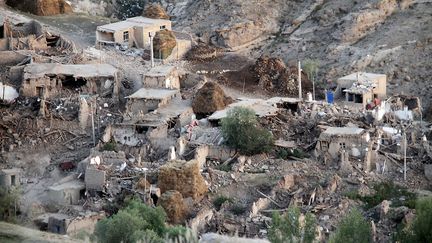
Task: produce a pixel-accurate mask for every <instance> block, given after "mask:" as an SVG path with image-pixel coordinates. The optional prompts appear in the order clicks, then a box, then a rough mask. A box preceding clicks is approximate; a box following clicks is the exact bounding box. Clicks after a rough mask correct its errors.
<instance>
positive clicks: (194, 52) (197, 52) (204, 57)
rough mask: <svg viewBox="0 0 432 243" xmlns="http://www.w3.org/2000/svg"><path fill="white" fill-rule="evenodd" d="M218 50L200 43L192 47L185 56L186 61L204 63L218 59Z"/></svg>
mask: <svg viewBox="0 0 432 243" xmlns="http://www.w3.org/2000/svg"><path fill="white" fill-rule="evenodd" d="M218 53H219V52H218V48H216V47H213V46H209V45H207V44H203V43H200V44H198V45H195V46H193V47H192V49H190V50H189V52H188V53H187V54H186V59H187V60H188V61H195V62H206V61H211V60H213V59H215V58H217V57H218Z"/></svg>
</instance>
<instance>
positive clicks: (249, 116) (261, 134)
mask: <svg viewBox="0 0 432 243" xmlns="http://www.w3.org/2000/svg"><path fill="white" fill-rule="evenodd" d="M222 134H223V137H224V139H225V141H226V144H227V145H228V146H230V147H232V148H235V149H237V150H239V151H240V152H241V153H243V154H246V155H252V154H258V153H263V152H269V151H270V150H271V148H272V147H273V142H274V141H273V136H272V134H271V133H270V132H269V131H267V130H265V129H263V128H261V127H260V126H259V124H258V121H257V119H256V116H255V112H254V111H252V110H251V109H248V108H243V107H234V109H232V110H230V111H229V112H228V115H227V117H225V118H223V119H222Z"/></svg>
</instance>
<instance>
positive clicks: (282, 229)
mask: <svg viewBox="0 0 432 243" xmlns="http://www.w3.org/2000/svg"><path fill="white" fill-rule="evenodd" d="M300 216H301V213H300V209H299V208H295V207H289V208H288V211H287V212H286V213H285V214H283V215H280V214H278V213H274V214H273V217H272V225H271V226H270V229H269V235H268V236H269V237H268V238H269V240H270V241H271V242H272V243H285V242H301V243H303V242H304V243H308V242H313V241H314V239H315V234H316V230H315V227H316V220H315V216H314V215H313V214H311V213H307V214H306V216H305V218H304V222H301V221H302V220H301V217H300Z"/></svg>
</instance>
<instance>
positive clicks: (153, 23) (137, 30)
mask: <svg viewBox="0 0 432 243" xmlns="http://www.w3.org/2000/svg"><path fill="white" fill-rule="evenodd" d="M160 30H171V21H169V20H166V19H150V18H145V17H141V16H138V17H133V18H129V19H126V20H124V21H120V22H116V23H111V24H106V25H102V26H98V27H97V28H96V45H99V44H109V45H115V44H117V45H122V46H123V45H126V46H127V47H136V48H144V49H149V48H150V37H149V33H151V32H153V33H154V32H158V31H160Z"/></svg>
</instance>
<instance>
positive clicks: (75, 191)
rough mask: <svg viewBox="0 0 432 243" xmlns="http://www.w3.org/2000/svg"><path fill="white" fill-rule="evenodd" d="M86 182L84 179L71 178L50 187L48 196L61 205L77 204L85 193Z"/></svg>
mask: <svg viewBox="0 0 432 243" xmlns="http://www.w3.org/2000/svg"><path fill="white" fill-rule="evenodd" d="M84 191H85V184H84V183H83V182H82V181H78V180H71V181H67V182H64V183H62V184H58V185H53V186H50V187H49V188H48V198H49V200H50V201H51V202H52V203H55V204H59V205H75V204H78V201H79V200H80V199H81V196H82V195H84Z"/></svg>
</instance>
